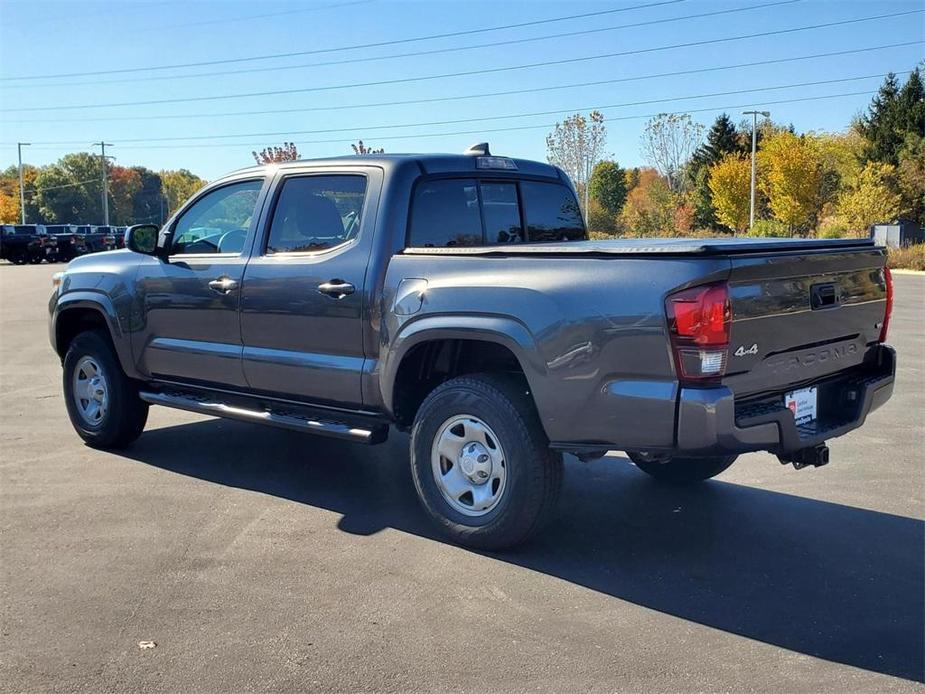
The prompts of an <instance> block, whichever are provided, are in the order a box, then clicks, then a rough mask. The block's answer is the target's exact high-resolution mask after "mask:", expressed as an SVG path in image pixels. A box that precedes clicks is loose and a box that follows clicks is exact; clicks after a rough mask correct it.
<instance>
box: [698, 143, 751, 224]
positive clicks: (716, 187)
mask: <svg viewBox="0 0 925 694" xmlns="http://www.w3.org/2000/svg"><path fill="white" fill-rule="evenodd" d="M751 176H752V174H751V162H750V161H749V160H748V159H747V158H746V157H745V156H743V155H741V154H727V155H726V156H724V157H723V158H722V159H720V160H719V161H718V162H717V163H715V164H714V165H713V166H711V167H710V168H709V178H708V180H709V186H710V194H711V198H712V201H713V208H714V209H715V210H716V218H717V219H718V220H719V221H720V223H721V224H725V225H726V226H727V227H729V228H731V229H735V230H736V231H745V230H746V229H748V219H749V213H750V191H751Z"/></svg>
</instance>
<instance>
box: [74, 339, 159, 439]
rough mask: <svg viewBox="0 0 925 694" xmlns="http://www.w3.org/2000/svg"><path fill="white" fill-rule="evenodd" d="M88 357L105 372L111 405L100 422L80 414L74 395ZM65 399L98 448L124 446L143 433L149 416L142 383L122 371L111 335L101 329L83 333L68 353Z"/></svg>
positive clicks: (84, 435)
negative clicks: (77, 374) (80, 369)
mask: <svg viewBox="0 0 925 694" xmlns="http://www.w3.org/2000/svg"><path fill="white" fill-rule="evenodd" d="M85 357H90V358H92V359H93V360H95V361H96V362H97V363H98V364H99V366H100V367H101V369H102V371H103V374H105V379H106V386H107V389H106V390H107V393H108V407H107V410H106V413H105V414H104V415H103V416H102V418H101V419H100V421H99V422H98V423H89V422H88V421H87V420H85V419H84V417H83V416H82V415H81V414H80V411H79V410H78V405H77V401H76V399H75V397H74V372H75V369H76V368H77V365H78V364H79V363H80V362H81V360H82V359H84V358H85ZM64 402H65V404H66V406H67V414H68V417H70V420H71V425H72V426H73V427H74V430H75V431H76V432H77V434H78V435H79V436H80V438H82V439H83V440H84V441H86V442H87V443H88V444H89V445H91V446H93V447H95V448H124V447H125V446H128V445H129V444H130V443H132V441H134V440H135V439H137V438H138V437H139V436H141V432H142V431H144V428H145V422H146V421H147V420H148V404H147V403H146V402H144V401H142V400H141V398H139V397H138V387H137V386H136V384H135V382H134V381H132V380H131V379H130V378H129V377H128V376H126V375H125V373H124V372H123V371H122V367H121V366H120V365H119V360H118V358H117V357H116V353H115V350H114V349H113V346H112V343H111V342H110V340H109V336H108V335H107V334H105V333H103V332H101V331H98V330H91V331H87V332H83V333H80V334H79V335H78V336H77V337H75V338H74V340H73V341H72V342H71V344H70V346H69V347H68V350H67V354H66V355H65V357H64Z"/></svg>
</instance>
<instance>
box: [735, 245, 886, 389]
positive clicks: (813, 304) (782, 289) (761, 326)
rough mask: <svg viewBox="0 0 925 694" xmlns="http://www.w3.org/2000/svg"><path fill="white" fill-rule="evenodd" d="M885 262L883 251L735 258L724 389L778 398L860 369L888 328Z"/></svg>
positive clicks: (867, 249) (846, 251) (861, 250)
mask: <svg viewBox="0 0 925 694" xmlns="http://www.w3.org/2000/svg"><path fill="white" fill-rule="evenodd" d="M884 260H885V257H884V252H883V250H882V249H879V248H866V249H861V248H859V249H857V250H847V249H846V250H839V251H833V250H827V251H823V250H812V251H808V252H798V251H788V252H784V253H767V254H763V255H760V254H759V255H747V256H736V255H731V256H730V262H731V271H730V275H729V298H730V303H731V308H732V325H731V330H730V347H729V357H728V364H727V369H726V377H725V379H724V380H723V383H724V384H725V385H726V386H728V387H729V388H730V389H731V390H732V391H733V392H734V393H735V394H736V396H743V395H751V394H755V393H762V392H773V391H775V390H783V389H786V388H788V387H795V386H799V385H800V384H802V383H809V382H811V381H814V380H818V379H820V378H823V377H825V376H827V375H829V374H832V373H835V372H838V371H843V370H845V369H849V368H851V367H855V366H858V365H860V364H862V363H863V362H864V360H865V356H866V355H867V353H868V347H869V346H870V345H872V344H875V343H876V342H877V341H878V338H879V335H880V330H881V327H882V324H883V320H884V314H885V310H886V279H885V276H884V270H883V267H884Z"/></svg>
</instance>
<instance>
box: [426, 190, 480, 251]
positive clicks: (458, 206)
mask: <svg viewBox="0 0 925 694" xmlns="http://www.w3.org/2000/svg"><path fill="white" fill-rule="evenodd" d="M409 245H411V246H417V247H419V248H422V247H423V248H443V247H457V246H481V245H482V219H481V214H480V213H479V194H478V188H477V187H476V182H475V181H474V180H471V179H452V180H440V181H425V182H423V183H421V184H419V185H418V186H417V188H416V190H415V193H414V204H413V205H412V208H411V232H410V234H409Z"/></svg>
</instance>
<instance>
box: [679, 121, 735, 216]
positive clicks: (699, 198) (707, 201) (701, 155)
mask: <svg viewBox="0 0 925 694" xmlns="http://www.w3.org/2000/svg"><path fill="white" fill-rule="evenodd" d="M742 142H743V139H742V134H741V133H740V132H739V130H738V129H737V128H736V126H735V123H733V122H732V119H731V118H730V117H729V116H728V115H727V114H725V113H722V114H720V115H719V116H717V117H716V120H715V121H713V125H712V126H711V127H710V131H709V132H708V133H707V140H706V142H704V143H703V144H702V145H700V147H698V148H697V151H696V152H694V156H693V157H691V162H690V165H689V166H688V168H687V177H688V180H689V181H690V186H689V187H690V191H691V204H692V206H693V209H694V220H693V222H694V226H696V227H698V228H714V227H716V226H717V225H718V224H719V221H718V220H717V218H716V213H715V211H714V209H713V200H712V198H713V192H712V191H711V190H710V185H709V180H710V167H711V166H713V165H714V164H716V163H718V162H719V161H721V160H722V159H723V157H725V156H726V155H727V154H738V153H741V152H743V151H744V149H743V145H742Z"/></svg>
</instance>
